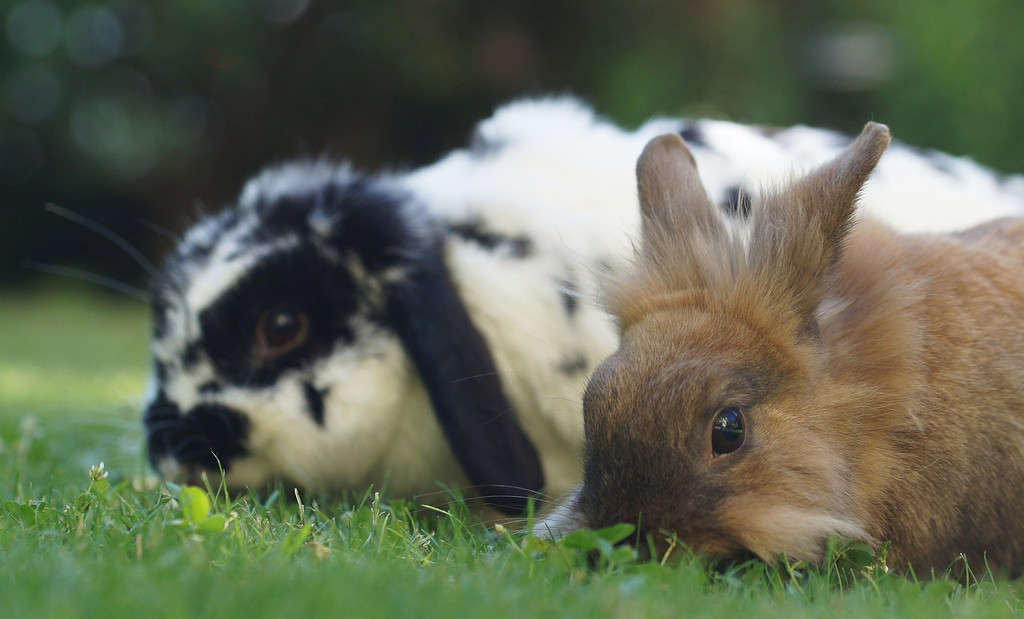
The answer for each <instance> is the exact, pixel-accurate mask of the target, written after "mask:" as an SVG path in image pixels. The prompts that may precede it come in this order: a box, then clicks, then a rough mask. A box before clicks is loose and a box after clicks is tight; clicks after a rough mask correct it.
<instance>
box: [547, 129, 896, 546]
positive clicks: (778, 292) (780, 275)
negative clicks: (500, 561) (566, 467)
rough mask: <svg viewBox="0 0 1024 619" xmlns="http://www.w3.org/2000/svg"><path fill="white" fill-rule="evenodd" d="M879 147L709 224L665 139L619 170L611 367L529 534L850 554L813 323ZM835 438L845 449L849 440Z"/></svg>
mask: <svg viewBox="0 0 1024 619" xmlns="http://www.w3.org/2000/svg"><path fill="white" fill-rule="evenodd" d="M888 143H889V132H888V129H887V128H886V127H884V126H882V125H878V124H874V123H870V124H868V125H867V126H866V127H865V129H864V132H863V133H862V134H861V136H860V137H859V138H858V139H857V140H856V141H855V142H854V143H853V144H852V145H851V146H850V147H849V148H848V149H847V150H846V151H845V152H844V153H843V154H842V155H840V156H839V157H838V158H837V159H836V160H834V161H832V162H831V163H828V164H826V165H824V166H823V167H821V168H820V169H818V170H816V171H814V172H812V173H810V174H809V175H807V176H805V177H803V178H799V179H797V180H795V181H793V182H791V183H789V184H788V185H786V186H784V187H781V188H779V189H777V190H771V191H765V192H763V193H764V195H763V196H762V198H761V199H760V200H758V201H755V202H754V204H753V205H752V207H753V210H752V215H751V218H750V221H749V222H748V223H742V224H737V223H736V222H727V221H725V220H724V219H723V218H722V217H721V216H720V214H719V213H718V211H717V209H715V208H714V206H713V205H712V203H711V202H710V200H709V199H708V197H707V195H705V192H704V189H703V186H702V184H701V181H700V178H699V176H698V173H697V169H696V164H695V162H694V159H693V157H692V156H691V154H690V152H689V151H688V150H687V147H686V145H685V144H684V142H683V140H681V139H680V138H679V136H677V135H666V136H661V137H659V138H655V139H654V140H652V141H651V142H650V143H649V144H648V145H647V147H646V149H645V150H644V152H643V154H642V155H641V157H640V160H639V162H638V164H637V179H638V187H639V195H640V202H641V210H642V215H643V224H642V239H641V242H640V244H639V247H638V255H637V258H636V263H635V268H634V269H633V271H632V272H630V273H628V274H624V275H621V276H618V277H617V279H616V280H614V281H612V282H609V285H608V288H607V290H606V302H607V305H608V308H609V310H610V311H611V312H612V313H613V314H614V315H615V316H616V317H617V318H618V320H619V325H620V327H621V332H622V339H621V345H620V347H619V349H618V351H617V352H615V353H614V354H613V355H612V356H611V357H609V358H608V359H607V360H606V361H605V362H604V363H602V364H601V365H600V366H599V367H598V369H597V370H596V371H595V372H594V374H593V376H592V378H591V380H590V383H589V385H588V387H587V390H586V394H585V397H584V423H585V433H586V448H585V464H584V481H583V484H582V485H581V486H580V487H579V488H578V489H577V490H576V491H575V492H574V494H573V495H572V496H571V497H569V499H568V501H567V502H566V503H565V505H564V506H562V507H561V508H559V509H557V510H555V512H553V513H552V515H551V516H550V517H549V518H548V519H547V520H546V521H543V522H541V523H540V525H539V527H538V529H537V531H538V532H539V533H544V532H545V529H550V530H552V531H553V532H558V531H559V530H562V531H564V530H565V529H567V528H575V527H578V526H590V527H602V526H606V525H610V524H613V523H616V522H632V523H635V524H638V526H639V527H640V530H641V532H644V533H649V534H651V538H652V540H653V541H654V542H655V544H656V545H657V546H659V547H660V548H662V549H663V548H664V545H663V544H664V540H665V538H666V533H667V534H669V536H670V535H673V534H674V535H676V536H677V537H678V539H679V541H681V542H684V543H686V544H687V545H689V546H690V547H692V548H694V549H695V550H698V551H701V552H704V553H708V554H711V555H713V556H719V557H728V556H733V555H741V554H745V553H748V552H750V553H754V554H756V555H757V556H760V557H762V558H765V559H768V560H771V559H773V558H775V557H776V556H778V555H779V554H782V553H785V554H786V555H788V556H790V557H795V558H816V557H818V556H820V553H821V550H822V542H823V540H824V539H825V538H826V537H827V536H829V535H832V534H838V535H842V536H846V537H852V538H861V539H867V538H869V535H868V534H867V533H866V531H865V527H864V524H863V522H862V520H860V519H859V517H858V514H856V513H852V512H851V510H850V503H851V502H850V495H851V483H852V482H851V478H852V477H853V476H855V475H856V474H857V473H858V472H857V471H854V470H851V465H850V462H851V460H850V459H849V458H847V455H848V452H849V450H850V449H851V447H850V446H851V445H853V444H855V443H856V442H857V441H858V437H857V436H856V434H855V433H856V428H851V427H850V426H849V425H847V424H846V423H845V422H844V421H843V420H837V419H835V418H834V415H833V414H832V413H831V410H832V409H831V408H830V398H833V397H836V398H840V397H844V396H843V394H839V393H837V392H835V390H834V389H833V387H834V386H833V385H831V384H829V381H827V380H826V379H825V378H824V375H825V371H824V368H825V366H826V364H827V363H828V350H827V347H826V346H824V345H823V343H822V334H821V331H820V329H819V320H818V312H819V308H820V306H821V303H822V301H823V299H824V298H825V296H826V294H827V287H828V284H829V279H830V274H831V272H832V269H833V265H834V264H835V263H836V261H837V259H838V256H839V253H840V251H841V246H842V244H843V238H844V236H845V234H846V232H847V230H848V228H849V227H850V225H851V218H852V216H853V213H854V208H855V201H856V199H857V196H858V193H859V192H860V190H861V188H862V185H863V184H864V182H865V180H866V179H867V177H868V175H869V174H870V173H871V171H872V169H873V168H874V166H875V164H876V163H877V161H878V159H879V157H880V156H881V154H882V152H883V151H884V150H885V148H886V146H887V145H888ZM850 432H853V433H854V434H852V435H851V434H849V433H850Z"/></svg>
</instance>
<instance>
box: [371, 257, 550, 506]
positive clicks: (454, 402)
mask: <svg viewBox="0 0 1024 619" xmlns="http://www.w3.org/2000/svg"><path fill="white" fill-rule="evenodd" d="M442 252H443V249H442V247H441V246H440V244H437V245H435V246H434V247H432V248H431V249H429V250H427V252H426V253H425V254H424V255H423V256H421V260H420V261H419V262H418V263H417V264H416V265H415V267H414V271H413V272H411V273H409V274H408V275H407V277H406V278H405V279H403V280H402V281H401V282H399V283H397V284H394V285H393V287H392V288H391V289H390V291H389V294H388V313H389V317H390V320H391V322H392V324H393V325H394V326H395V330H396V331H397V333H398V336H399V338H400V339H401V341H402V344H403V345H404V346H405V349H406V352H407V353H408V354H409V357H410V358H411V359H412V360H413V363H415V365H416V368H417V369H418V370H419V374H420V377H421V378H422V379H423V383H424V385H425V386H426V388H427V392H428V393H429V394H430V402H431V404H432V405H433V407H434V413H435V414H436V415H437V419H438V421H439V422H440V424H441V428H442V429H443V430H444V433H445V436H447V438H448V443H449V445H450V446H451V449H452V451H453V452H454V453H455V457H456V458H457V459H458V461H459V464H460V465H462V468H463V470H464V471H465V472H466V475H467V476H468V477H469V479H470V480H471V481H472V482H473V484H475V485H476V486H477V487H478V489H479V492H480V494H481V495H482V496H483V497H485V498H486V500H487V503H488V504H489V505H490V506H492V507H494V508H496V509H499V510H501V511H502V512H505V513H507V514H521V513H523V511H525V509H526V505H527V499H528V497H529V496H531V495H533V494H535V493H537V492H539V491H540V490H541V489H542V488H543V486H544V473H543V470H542V469H541V464H540V459H539V458H538V457H537V452H536V450H535V449H534V447H533V444H532V443H530V440H529V438H527V436H526V433H525V432H524V431H523V429H522V428H521V427H520V426H519V423H518V422H517V421H516V414H515V411H514V410H513V408H512V405H511V403H510V402H509V400H508V398H507V397H506V396H505V393H504V391H503V389H502V386H501V377H500V376H499V375H498V370H497V368H496V366H495V364H494V359H493V358H492V357H491V352H490V350H489V349H488V347H487V343H486V342H485V341H484V338H483V336H481V335H480V332H479V331H477V329H476V327H475V326H474V325H473V322H472V320H470V317H469V314H468V313H467V311H466V307H465V305H464V304H463V303H462V299H461V298H460V297H459V294H458V291H457V290H456V289H455V285H454V283H453V282H452V281H451V277H450V275H449V273H448V268H447V266H446V265H445V262H444V258H443V254H442Z"/></svg>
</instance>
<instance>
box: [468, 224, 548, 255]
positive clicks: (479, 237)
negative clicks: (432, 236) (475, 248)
mask: <svg viewBox="0 0 1024 619" xmlns="http://www.w3.org/2000/svg"><path fill="white" fill-rule="evenodd" d="M448 229H449V231H451V233H452V234H454V235H455V236H458V237H459V238H462V239H465V240H467V241H471V242H473V243H476V244H477V245H479V246H480V247H483V248H484V249H486V250H487V251H504V252H507V253H508V254H510V255H511V256H513V257H515V258H527V257H529V256H530V254H532V253H533V241H531V240H530V239H529V238H527V237H526V236H523V235H518V236H507V235H504V234H501V233H498V232H491V231H489V230H487V229H486V228H485V227H484V224H483V223H482V222H481V221H479V220H470V221H465V222H461V223H453V224H451V225H450V226H449V227H448Z"/></svg>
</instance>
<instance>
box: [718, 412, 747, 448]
mask: <svg viewBox="0 0 1024 619" xmlns="http://www.w3.org/2000/svg"><path fill="white" fill-rule="evenodd" d="M742 446H743V415H742V414H740V412H739V411H738V410H736V409H735V408H723V409H722V410H720V411H718V414H717V415H715V421H714V423H712V424H711V451H713V452H714V454H715V455H716V456H720V455H722V454H727V453H732V452H734V451H736V450H737V449H739V448H740V447H742Z"/></svg>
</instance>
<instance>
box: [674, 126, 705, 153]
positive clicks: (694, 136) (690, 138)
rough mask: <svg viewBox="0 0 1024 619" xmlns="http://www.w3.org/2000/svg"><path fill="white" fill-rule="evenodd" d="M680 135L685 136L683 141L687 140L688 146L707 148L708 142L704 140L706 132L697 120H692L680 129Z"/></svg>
mask: <svg viewBox="0 0 1024 619" xmlns="http://www.w3.org/2000/svg"><path fill="white" fill-rule="evenodd" d="M679 137H681V138H683V141H684V142H686V145H687V146H690V147H696V148H707V142H705V141H704V134H703V132H701V130H700V128H699V127H698V126H697V123H695V122H690V123H688V124H687V125H686V126H685V127H683V128H682V129H680V130H679Z"/></svg>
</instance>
